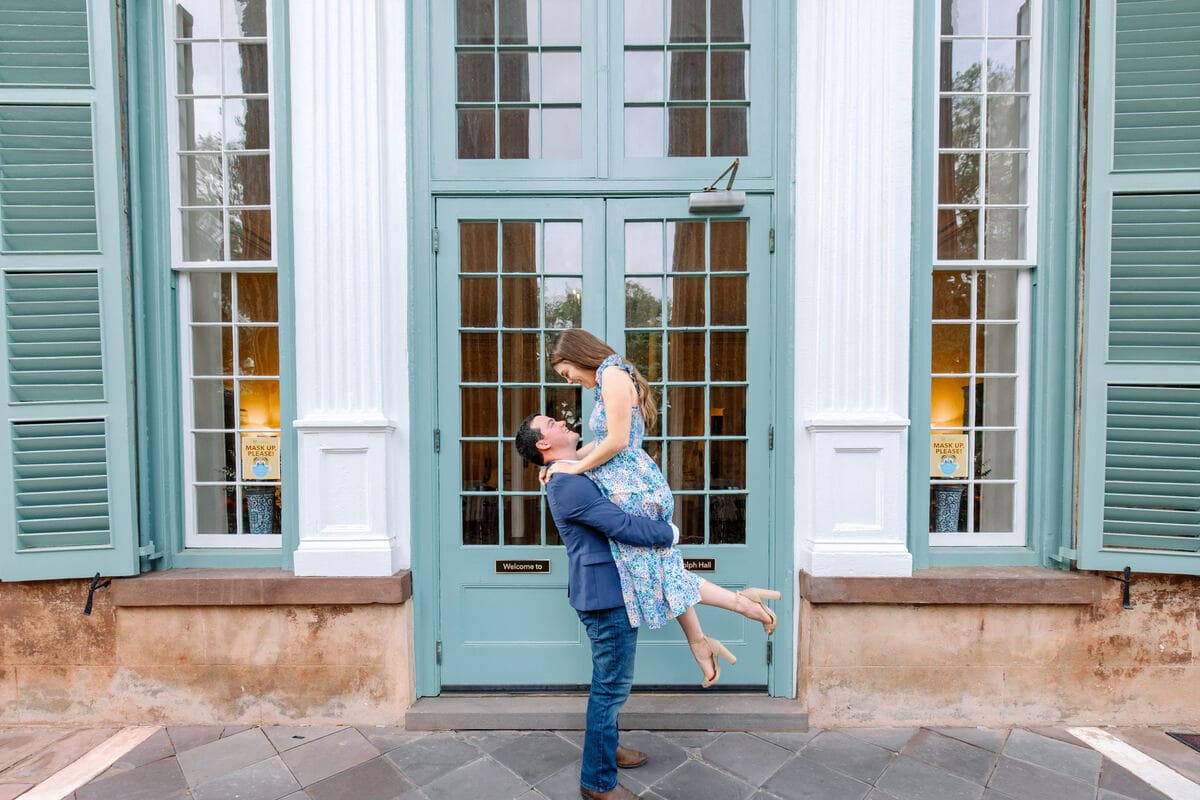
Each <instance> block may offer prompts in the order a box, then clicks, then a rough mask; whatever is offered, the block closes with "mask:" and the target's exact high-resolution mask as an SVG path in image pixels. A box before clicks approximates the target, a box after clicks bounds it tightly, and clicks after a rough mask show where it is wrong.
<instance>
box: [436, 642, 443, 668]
mask: <svg viewBox="0 0 1200 800" xmlns="http://www.w3.org/2000/svg"><path fill="white" fill-rule="evenodd" d="M434 653H436V655H437V663H438V665H439V666H440V665H441V663H442V643H441V642H438V643H437V646H436V647H435V648H434Z"/></svg>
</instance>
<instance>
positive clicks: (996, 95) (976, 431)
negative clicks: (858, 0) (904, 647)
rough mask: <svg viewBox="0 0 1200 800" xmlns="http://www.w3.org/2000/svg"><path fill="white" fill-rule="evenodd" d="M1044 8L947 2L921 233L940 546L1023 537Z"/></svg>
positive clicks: (941, 16) (932, 508)
mask: <svg viewBox="0 0 1200 800" xmlns="http://www.w3.org/2000/svg"><path fill="white" fill-rule="evenodd" d="M1040 14H1041V3H1040V2H1038V1H1037V0H939V2H938V14H937V20H936V24H937V34H936V41H937V43H938V46H937V48H936V52H937V55H936V60H935V64H936V71H935V73H934V74H933V75H929V76H928V77H927V80H929V81H931V82H933V83H934V85H936V87H937V90H936V92H935V93H931V94H933V96H934V97H935V98H936V100H935V102H936V112H935V119H936V135H935V137H934V140H933V141H931V142H928V143H927V146H928V147H929V148H931V149H932V150H933V151H934V152H933V154H932V155H933V163H934V185H933V192H932V196H931V197H928V198H926V200H927V202H929V203H930V205H931V210H932V212H933V213H931V214H928V218H929V219H930V220H931V222H932V225H931V227H930V228H928V229H926V231H925V233H924V234H923V235H925V236H929V237H931V239H932V246H931V247H929V248H928V252H931V253H932V261H931V263H930V264H929V266H931V267H932V313H931V318H930V321H931V335H930V343H931V344H930V374H929V384H928V385H929V409H930V414H929V426H930V427H929V432H930V435H929V459H928V472H927V473H925V474H926V475H927V476H928V477H927V478H926V479H925V480H927V483H928V499H929V527H928V530H929V545H930V546H934V547H939V546H959V545H972V546H1024V545H1025V544H1026V531H1025V517H1026V513H1025V504H1026V492H1027V490H1028V487H1027V475H1028V471H1027V466H1026V464H1027V452H1028V446H1027V443H1028V437H1029V428H1028V416H1029V413H1028V411H1029V409H1028V406H1029V371H1030V370H1029V363H1030V357H1029V356H1030V328H1031V294H1032V292H1031V285H1032V274H1033V272H1034V271H1035V268H1036V267H1037V262H1036V259H1037V253H1038V247H1037V225H1036V221H1037V209H1036V198H1037V195H1038V175H1037V164H1038V146H1037V145H1038V142H1037V135H1038V105H1039V101H1040V98H1039V90H1038V89H1039V84H1040V80H1039V47H1040ZM927 157H928V156H927ZM923 461H924V460H923V459H921V458H916V457H914V459H913V463H914V465H916V464H919V463H923Z"/></svg>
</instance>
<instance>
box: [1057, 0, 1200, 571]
mask: <svg viewBox="0 0 1200 800" xmlns="http://www.w3.org/2000/svg"><path fill="white" fill-rule="evenodd" d="M1093 8H1094V13H1095V17H1094V20H1093V25H1094V31H1093V32H1094V35H1093V37H1092V41H1093V42H1094V43H1095V45H1094V50H1093V53H1094V55H1093V58H1094V61H1093V72H1092V74H1093V81H1092V87H1091V98H1092V109H1093V111H1092V114H1093V117H1092V122H1091V132H1090V140H1091V143H1092V151H1091V153H1090V158H1089V160H1090V162H1091V165H1092V166H1091V170H1090V175H1089V198H1088V201H1089V202H1088V239H1087V243H1086V247H1087V269H1086V273H1085V284H1086V287H1085V291H1086V300H1085V302H1086V312H1085V314H1086V317H1085V340H1084V394H1083V428H1082V436H1083V438H1082V442H1081V464H1082V468H1081V473H1080V496H1079V502H1080V514H1079V520H1080V528H1079V566H1080V567H1083V568H1087V569H1121V568H1123V567H1125V566H1130V567H1132V568H1133V569H1134V571H1141V572H1173V573H1188V574H1200V9H1198V8H1197V7H1196V5H1195V4H1194V3H1188V2H1165V3H1163V2H1146V1H1145V0H1103V2H1100V3H1098V4H1096V5H1095V6H1093Z"/></svg>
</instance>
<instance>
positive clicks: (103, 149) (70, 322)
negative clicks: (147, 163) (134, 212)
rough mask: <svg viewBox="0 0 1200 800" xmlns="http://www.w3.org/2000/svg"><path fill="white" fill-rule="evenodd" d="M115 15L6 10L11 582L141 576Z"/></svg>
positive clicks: (4, 250) (30, 5)
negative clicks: (135, 495) (135, 574)
mask: <svg viewBox="0 0 1200 800" xmlns="http://www.w3.org/2000/svg"><path fill="white" fill-rule="evenodd" d="M115 33H116V28H115V22H114V19H113V17H112V6H111V4H107V3H91V4H90V8H89V3H87V2H86V0H53V2H51V3H49V4H47V3H46V2H43V0H9V2H7V3H5V4H4V7H3V8H2V9H0V292H2V293H3V312H4V319H3V331H4V360H3V365H2V368H0V372H2V373H3V380H4V387H3V389H4V402H5V403H6V404H7V410H8V416H7V420H6V422H5V423H4V425H3V428H2V429H0V431H2V432H0V515H2V517H0V580H5V581H13V580H35V579H46V578H75V577H88V576H91V575H93V574H95V573H97V572H99V573H102V574H104V575H128V574H132V573H134V572H136V571H137V568H138V558H137V542H138V536H137V528H136V515H135V505H134V490H133V486H134V480H133V470H134V460H133V457H132V452H133V450H132V447H133V444H132V425H131V417H130V410H131V407H132V406H131V396H130V395H131V390H130V386H131V384H132V370H131V367H130V364H131V363H132V362H131V344H132V343H131V342H130V340H129V337H128V334H127V330H128V329H129V322H128V320H129V305H128V298H127V288H128V277H127V271H126V256H125V253H124V250H123V241H124V236H123V233H122V227H121V226H122V204H123V198H124V188H123V167H122V162H121V147H120V139H119V131H120V127H119V125H120V120H119V118H118V116H117V115H118V113H119V105H118V97H117V92H116V62H115V57H114V56H115V54H114V42H115V41H116V39H115Z"/></svg>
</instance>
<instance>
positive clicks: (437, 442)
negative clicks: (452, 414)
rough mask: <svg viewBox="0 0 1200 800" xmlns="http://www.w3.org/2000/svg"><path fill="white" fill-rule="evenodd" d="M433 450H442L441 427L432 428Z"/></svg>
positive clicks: (437, 451)
mask: <svg viewBox="0 0 1200 800" xmlns="http://www.w3.org/2000/svg"><path fill="white" fill-rule="evenodd" d="M433 452H435V453H440V452H442V429H441V428H434V429H433Z"/></svg>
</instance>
